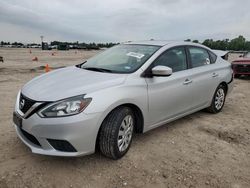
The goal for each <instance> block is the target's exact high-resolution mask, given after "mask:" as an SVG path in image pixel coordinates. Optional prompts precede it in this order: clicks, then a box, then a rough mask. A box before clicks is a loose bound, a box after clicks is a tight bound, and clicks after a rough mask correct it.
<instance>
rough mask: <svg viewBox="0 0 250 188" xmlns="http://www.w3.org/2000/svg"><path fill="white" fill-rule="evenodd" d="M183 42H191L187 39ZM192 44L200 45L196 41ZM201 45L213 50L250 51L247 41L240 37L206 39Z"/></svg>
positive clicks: (249, 42) (249, 44)
mask: <svg viewBox="0 0 250 188" xmlns="http://www.w3.org/2000/svg"><path fill="white" fill-rule="evenodd" d="M185 41H190V42H191V41H192V40H191V39H187V40H185ZM192 42H194V43H200V42H199V41H198V40H193V41H192ZM201 44H203V45H205V46H207V47H209V48H211V49H215V50H232V51H250V41H247V40H246V38H244V37H243V36H242V35H240V36H238V37H236V38H234V39H231V40H229V39H224V40H213V39H206V40H204V41H203V42H202V43H201Z"/></svg>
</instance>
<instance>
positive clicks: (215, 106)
mask: <svg viewBox="0 0 250 188" xmlns="http://www.w3.org/2000/svg"><path fill="white" fill-rule="evenodd" d="M225 99H226V88H225V86H224V85H219V86H218V87H217V89H216V91H215V94H214V97H213V101H212V103H211V105H210V107H208V108H207V109H208V111H209V112H211V113H214V114H216V113H218V112H220V111H221V110H222V108H223V106H224V104H225Z"/></svg>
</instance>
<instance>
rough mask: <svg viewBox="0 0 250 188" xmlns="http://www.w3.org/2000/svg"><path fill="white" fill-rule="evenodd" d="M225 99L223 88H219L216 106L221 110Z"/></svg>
mask: <svg viewBox="0 0 250 188" xmlns="http://www.w3.org/2000/svg"><path fill="white" fill-rule="evenodd" d="M224 100H225V92H224V90H223V89H222V88H220V89H218V91H217V93H216V96H215V108H216V109H217V110H220V109H221V108H222V106H223V104H224Z"/></svg>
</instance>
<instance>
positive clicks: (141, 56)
mask: <svg viewBox="0 0 250 188" xmlns="http://www.w3.org/2000/svg"><path fill="white" fill-rule="evenodd" d="M126 55H127V56H131V57H136V58H138V59H141V58H143V57H144V56H145V55H144V54H140V53H136V52H129V53H127V54H126Z"/></svg>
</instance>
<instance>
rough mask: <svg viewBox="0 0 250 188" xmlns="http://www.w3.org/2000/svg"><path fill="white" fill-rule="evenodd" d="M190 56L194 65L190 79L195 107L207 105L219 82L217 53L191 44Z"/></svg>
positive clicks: (189, 48)
mask: <svg viewBox="0 0 250 188" xmlns="http://www.w3.org/2000/svg"><path fill="white" fill-rule="evenodd" d="M188 56H189V58H190V61H191V66H192V68H191V69H190V70H192V74H191V77H190V79H191V80H192V90H193V92H192V97H193V99H192V100H193V104H192V105H193V108H200V107H204V106H207V105H209V104H210V102H211V98H212V96H213V94H214V92H215V89H216V87H217V86H218V84H219V71H218V68H217V66H216V64H215V61H216V55H215V54H213V53H212V52H210V51H209V50H207V49H205V48H201V47H196V46H189V47H188Z"/></svg>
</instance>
